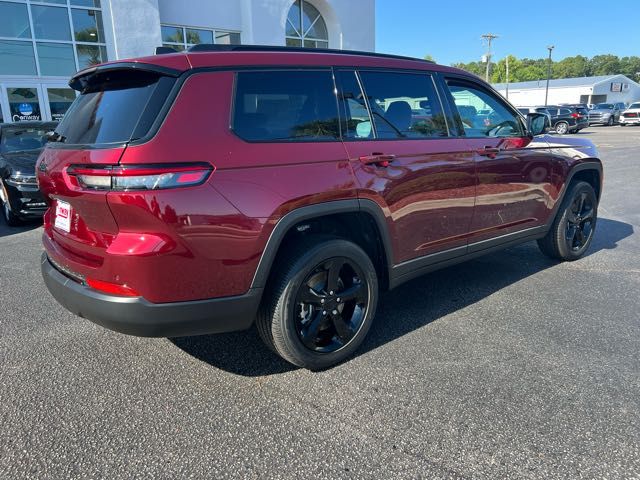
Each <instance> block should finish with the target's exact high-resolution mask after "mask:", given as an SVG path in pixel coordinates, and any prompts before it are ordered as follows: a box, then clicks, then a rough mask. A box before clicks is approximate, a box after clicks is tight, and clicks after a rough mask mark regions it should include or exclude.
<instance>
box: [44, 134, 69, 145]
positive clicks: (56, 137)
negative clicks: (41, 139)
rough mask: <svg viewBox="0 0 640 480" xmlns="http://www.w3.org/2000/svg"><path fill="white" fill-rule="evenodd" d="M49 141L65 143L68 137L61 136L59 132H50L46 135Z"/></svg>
mask: <svg viewBox="0 0 640 480" xmlns="http://www.w3.org/2000/svg"><path fill="white" fill-rule="evenodd" d="M46 137H47V141H49V142H59V143H64V142H65V141H66V140H67V137H65V136H64V135H60V134H59V133H58V132H49V133H47V135H46Z"/></svg>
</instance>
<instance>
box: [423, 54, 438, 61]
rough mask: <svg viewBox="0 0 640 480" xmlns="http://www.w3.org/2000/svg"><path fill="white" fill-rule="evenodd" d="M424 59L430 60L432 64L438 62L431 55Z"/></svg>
mask: <svg viewBox="0 0 640 480" xmlns="http://www.w3.org/2000/svg"><path fill="white" fill-rule="evenodd" d="M424 59H425V60H429V61H430V62H435V61H436V59H435V58H433V56H432V55H431V54H428V53H427V54H426V55H425V56H424Z"/></svg>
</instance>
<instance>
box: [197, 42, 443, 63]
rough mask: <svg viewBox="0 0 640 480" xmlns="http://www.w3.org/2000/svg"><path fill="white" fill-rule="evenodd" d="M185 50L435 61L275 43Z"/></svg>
mask: <svg viewBox="0 0 640 480" xmlns="http://www.w3.org/2000/svg"><path fill="white" fill-rule="evenodd" d="M187 52H194V53H195V52H300V53H334V54H339V55H358V56H361V57H379V58H395V59H399V60H413V61H416V62H425V63H435V62H433V61H431V60H423V59H421V58H414V57H405V56H402V55H391V54H389V53H375V52H362V51H358V50H338V49H334V48H305V47H284V46H277V45H214V44H212V43H200V44H198V45H193V46H192V47H189V48H188V49H187Z"/></svg>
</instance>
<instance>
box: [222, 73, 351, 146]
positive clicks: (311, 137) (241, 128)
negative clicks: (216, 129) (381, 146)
mask: <svg viewBox="0 0 640 480" xmlns="http://www.w3.org/2000/svg"><path fill="white" fill-rule="evenodd" d="M233 130H234V132H235V133H236V134H237V135H238V136H239V137H240V138H242V139H244V140H247V141H253V142H278V141H284V142H287V141H288V142H291V141H332V140H336V139H338V138H340V123H339V120H338V106H337V100H336V95H335V86H334V83H333V75H332V73H331V72H330V71H328V70H327V71H300V70H296V71H273V72H240V73H238V74H237V80H236V93H235V101H234V115H233Z"/></svg>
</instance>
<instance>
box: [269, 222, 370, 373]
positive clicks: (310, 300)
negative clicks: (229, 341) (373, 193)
mask: <svg viewBox="0 0 640 480" xmlns="http://www.w3.org/2000/svg"><path fill="white" fill-rule="evenodd" d="M377 303H378V277H377V272H376V268H375V266H374V265H373V262H372V261H371V258H370V257H369V255H368V254H367V253H366V252H365V251H364V250H363V249H362V248H361V247H360V246H358V245H357V244H355V243H353V242H351V241H349V240H346V239H341V238H335V237H332V236H327V235H320V234H317V235H310V236H308V237H306V238H305V237H302V238H299V239H296V240H294V241H291V242H289V244H288V245H287V246H286V247H284V250H283V252H282V253H281V254H280V255H279V256H278V260H277V269H276V271H275V272H274V273H273V275H272V276H271V277H270V279H269V285H267V288H266V289H265V295H264V299H263V303H262V305H261V307H260V310H259V311H258V316H257V318H256V326H257V329H258V333H259V334H260V337H261V338H262V340H263V341H264V342H265V343H266V345H267V346H268V347H269V348H270V349H271V350H273V351H274V352H276V353H277V354H278V355H280V356H281V357H282V358H284V359H285V360H287V361H288V362H290V363H292V364H294V365H297V366H299V367H304V368H308V369H309V370H322V369H325V368H328V367H331V366H333V365H336V364H337V363H340V362H341V361H342V360H344V359H346V358H347V357H349V356H350V355H351V354H353V353H354V352H355V351H356V349H357V348H358V347H359V346H360V344H361V343H362V341H363V340H364V338H365V337H366V335H367V333H368V331H369V328H370V327H371V325H372V323H373V318H374V317H375V312H376V305H377Z"/></svg>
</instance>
